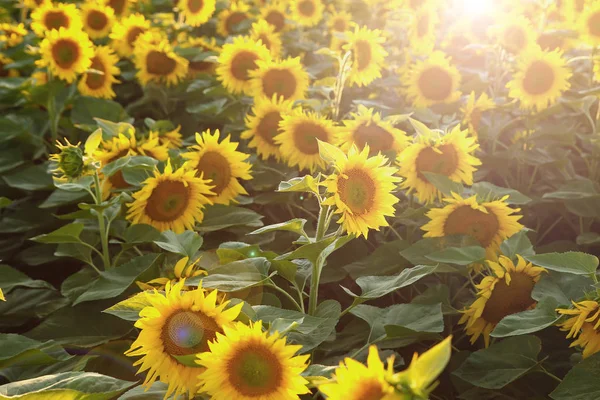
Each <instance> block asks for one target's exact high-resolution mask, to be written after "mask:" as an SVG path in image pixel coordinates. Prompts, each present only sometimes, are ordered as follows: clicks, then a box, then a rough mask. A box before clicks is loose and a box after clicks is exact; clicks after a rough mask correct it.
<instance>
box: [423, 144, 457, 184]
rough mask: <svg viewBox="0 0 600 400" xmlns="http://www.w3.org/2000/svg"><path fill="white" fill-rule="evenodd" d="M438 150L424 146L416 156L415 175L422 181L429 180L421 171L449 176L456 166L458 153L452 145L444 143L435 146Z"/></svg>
mask: <svg viewBox="0 0 600 400" xmlns="http://www.w3.org/2000/svg"><path fill="white" fill-rule="evenodd" d="M437 149H438V150H439V151H440V152H441V154H440V153H438V152H437V151H435V150H433V149H432V148H431V147H426V148H424V149H423V150H421V152H420V153H419V155H418V156H417V162H416V165H417V176H418V177H419V178H420V179H421V180H422V181H424V182H429V181H428V180H427V178H426V177H425V175H423V172H433V173H434V174H440V175H445V176H450V175H452V174H453V173H454V171H456V168H457V167H458V154H457V153H456V149H455V148H454V146H452V145H450V144H444V145H442V146H440V147H438V148H437Z"/></svg>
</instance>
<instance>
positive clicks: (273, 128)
mask: <svg viewBox="0 0 600 400" xmlns="http://www.w3.org/2000/svg"><path fill="white" fill-rule="evenodd" d="M279 121H281V114H280V113H279V111H271V112H268V113H266V114H265V116H264V117H262V119H261V120H260V122H259V123H258V126H257V127H256V133H257V134H258V136H260V137H261V138H263V139H264V140H265V141H266V142H267V143H269V144H270V145H272V146H275V141H274V140H273V137H275V136H276V135H278V134H279Z"/></svg>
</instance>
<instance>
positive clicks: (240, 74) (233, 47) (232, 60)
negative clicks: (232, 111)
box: [217, 36, 271, 94]
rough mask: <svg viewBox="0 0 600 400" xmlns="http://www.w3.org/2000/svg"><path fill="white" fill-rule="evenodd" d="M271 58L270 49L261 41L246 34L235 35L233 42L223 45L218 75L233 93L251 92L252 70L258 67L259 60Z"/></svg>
mask: <svg viewBox="0 0 600 400" xmlns="http://www.w3.org/2000/svg"><path fill="white" fill-rule="evenodd" d="M270 59H271V54H270V53H269V50H268V49H267V48H266V47H265V46H264V45H262V44H261V43H260V42H257V41H255V40H252V39H250V38H248V37H245V36H238V37H235V38H234V39H233V43H227V44H225V45H224V46H223V50H222V52H221V54H220V56H219V66H218V67H217V77H218V79H219V80H220V81H221V82H223V86H224V87H225V89H227V90H228V91H230V92H231V93H234V94H238V93H245V94H250V93H251V91H252V84H251V81H250V71H252V70H254V69H256V68H258V64H257V62H258V61H268V60H270Z"/></svg>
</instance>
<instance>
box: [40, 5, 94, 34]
mask: <svg viewBox="0 0 600 400" xmlns="http://www.w3.org/2000/svg"><path fill="white" fill-rule="evenodd" d="M31 20H32V21H31V29H32V30H33V31H34V32H35V34H36V35H38V36H40V37H43V36H44V35H45V34H46V32H47V31H57V30H59V29H60V28H64V29H69V30H73V31H74V32H77V33H79V31H81V29H82V26H83V25H82V22H81V16H80V15H79V10H78V9H77V6H75V4H66V3H56V4H53V3H52V2H45V3H44V4H42V5H41V6H40V7H36V8H35V10H34V11H33V12H32V13H31Z"/></svg>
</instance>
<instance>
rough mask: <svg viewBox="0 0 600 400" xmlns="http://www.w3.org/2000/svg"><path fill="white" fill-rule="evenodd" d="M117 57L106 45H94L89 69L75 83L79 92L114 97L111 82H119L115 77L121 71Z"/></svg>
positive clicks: (93, 95)
mask: <svg viewBox="0 0 600 400" xmlns="http://www.w3.org/2000/svg"><path fill="white" fill-rule="evenodd" d="M118 61H119V58H118V57H117V56H116V55H115V54H114V53H113V51H112V49H111V48H110V47H108V46H100V47H96V49H95V54H94V57H92V64H91V65H90V70H95V71H98V72H92V71H88V72H86V73H84V74H83V75H82V76H81V80H80V81H79V84H78V85H77V88H78V89H79V92H81V94H83V95H85V96H91V97H99V98H104V99H112V98H113V97H115V92H114V91H113V88H112V86H113V84H115V83H119V80H118V79H117V78H116V76H117V75H119V74H120V73H121V70H120V69H119V67H117V62H118Z"/></svg>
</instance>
